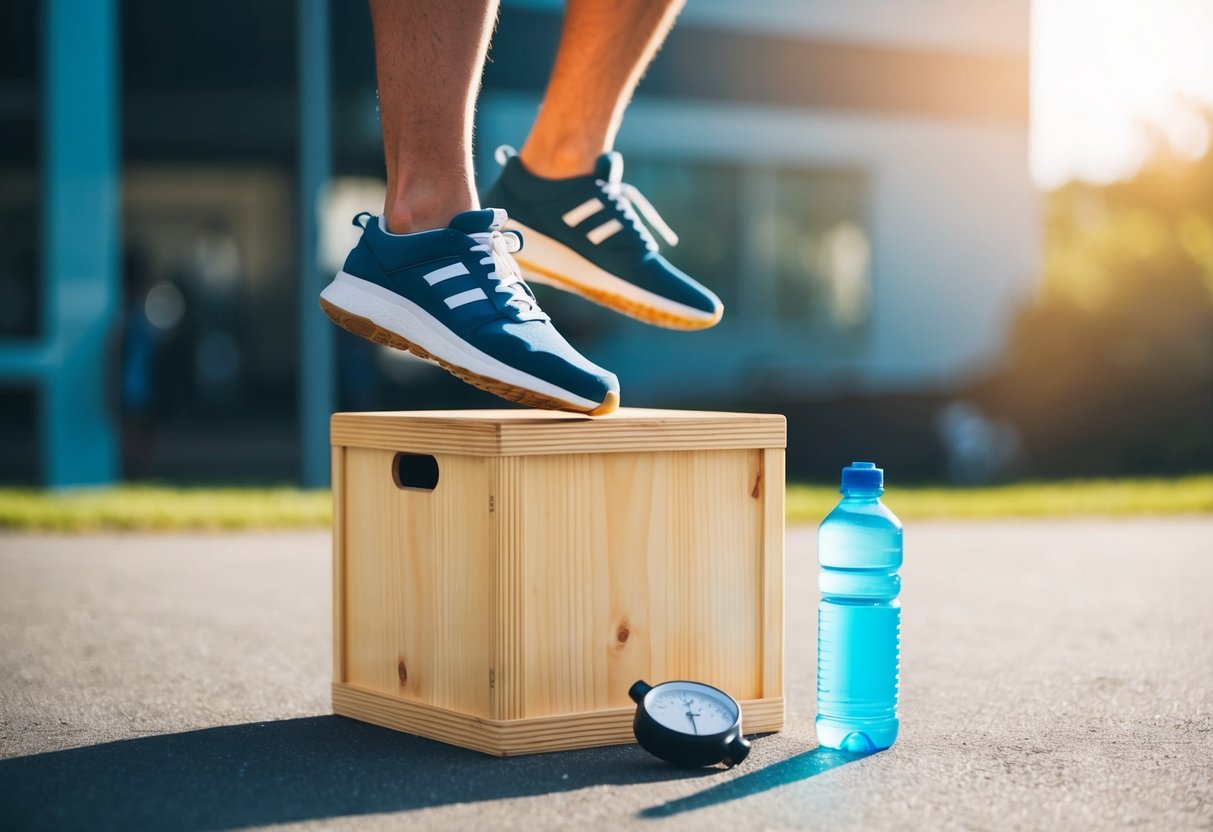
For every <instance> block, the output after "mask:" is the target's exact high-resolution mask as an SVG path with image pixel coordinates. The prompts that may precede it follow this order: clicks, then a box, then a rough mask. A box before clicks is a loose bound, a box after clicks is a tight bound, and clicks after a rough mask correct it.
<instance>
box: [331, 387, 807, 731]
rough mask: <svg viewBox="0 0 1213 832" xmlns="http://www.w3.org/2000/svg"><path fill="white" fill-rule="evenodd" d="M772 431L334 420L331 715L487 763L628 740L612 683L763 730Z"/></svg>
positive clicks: (777, 433)
mask: <svg viewBox="0 0 1213 832" xmlns="http://www.w3.org/2000/svg"><path fill="white" fill-rule="evenodd" d="M786 433H787V431H786V424H785V420H784V417H783V416H779V415H767V414H752V413H711V412H698V411H680V410H644V409H635V408H623V409H621V410H619V411H617V412H616V413H614V414H612V415H610V416H606V417H601V418H597V419H591V418H589V417H583V416H579V415H576V414H568V413H558V412H552V411H539V410H480V411H419V412H385V413H338V414H335V415H334V416H333V418H332V423H331V436H332V446H333V711H334V712H335V713H337V714H340V715H343V716H348V717H353V718H355V719H360V720H364V721H366V722H372V723H375V724H377V725H382V726H386V727H388V728H395V729H397V730H400V731H406V732H408V733H411V734H418V735H421V736H425V737H430V738H432V739H436V740H441V741H443V742H448V743H452V744H455V745H459V746H463V747H466V748H472V749H476V750H478V751H483V752H486V753H488V754H496V755H512V754H527V753H533V752H540V751H557V750H565V749H572V748H586V747H590V746H599V745H610V744H617V743H629V742H633V741H634V739H633V736H632V726H631V721H632V716H633V714H634V712H635V706H634V705H633V703H632V702H631V700H629V699H628V696H627V691H628V688H629V686H630V685H631V684H632V683H633V682H635V681H636V680H638V679H644V680H646V681H648V682H650V683H653V684H656V683H657V682H662V681H667V680H670V679H691V680H695V681H700V682H706V683H708V684H711V685H715V686H716V687H719V688H721V689H722V690H724V691H726V692H728V693H729V694H731V695H732V696H733V697H734V698H736V699H738V700H739V701H740V702H741V704H742V711H743V727H744V730H745V731H746V733H758V732H766V731H778V730H780V729H781V728H782V727H783V718H784V702H783V652H784V649H783V568H784V567H783V557H784V448H785V446H786Z"/></svg>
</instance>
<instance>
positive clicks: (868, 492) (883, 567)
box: [817, 462, 902, 751]
mask: <svg viewBox="0 0 1213 832" xmlns="http://www.w3.org/2000/svg"><path fill="white" fill-rule="evenodd" d="M841 490H842V497H843V498H842V502H841V503H839V504H838V506H837V507H836V508H835V509H834V510H833V511H832V512H830V515H829V516H828V517H826V519H825V520H824V521H822V523H821V527H820V528H819V529H818V531H817V559H818V562H819V563H820V564H821V576H820V579H819V586H820V587H821V604H820V605H819V606H818V611H817V741H818V742H819V743H821V745H823V746H825V747H826V748H836V749H840V750H843V751H875V750H877V749H880V748H888V747H889V746H891V745H892V744H893V742H894V740H896V739H897V727H898V718H897V693H898V686H899V684H900V674H901V602H900V601H899V600H897V596H898V594H899V593H900V592H901V577H900V576H899V575H898V574H897V570H898V569H899V568H901V553H902V548H901V521H900V520H898V519H897V517H896V515H894V514H893V512H891V511H889V510H888V509H887V508H886V507H885V505H884V503H882V502H881V501H880V495H881V494H883V493H884V472H883V471H882V470H881V469H879V468H877V467H876V465H875V464H874V463H871V462H855V463H852V464H851V465H850V466H849V467H847V468H844V469H842V489H841Z"/></svg>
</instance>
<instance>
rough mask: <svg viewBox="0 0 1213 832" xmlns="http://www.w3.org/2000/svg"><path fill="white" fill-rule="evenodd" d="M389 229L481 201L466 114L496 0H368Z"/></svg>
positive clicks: (409, 227)
mask: <svg viewBox="0 0 1213 832" xmlns="http://www.w3.org/2000/svg"><path fill="white" fill-rule="evenodd" d="M370 3H371V21H372V23H373V24H374V29H375V70H376V74H377V75H378V81H379V107H380V112H381V118H382V122H383V155H384V158H385V160H386V162H387V199H386V201H385V203H384V207H383V211H384V214H385V215H386V216H387V223H388V228H389V230H391V231H393V232H396V233H408V232H412V231H424V230H426V229H430V228H438V227H441V226H444V225H446V224H447V223H448V222H450V219H451V217H453V216H455V214H458V213H459V212H460V211H467V210H469V209H472V208H478V207H480V203H479V200H478V198H477V196H476V186H475V182H474V178H473V172H472V116H473V111H474V108H475V105H476V93H477V91H478V90H479V87H480V76H481V73H482V71H483V69H484V56H485V52H486V51H487V49H488V45H489V37H490V36H491V35H492V31H493V20H494V19H495V18H496V15H497V0H407V2H406V1H405V0H370Z"/></svg>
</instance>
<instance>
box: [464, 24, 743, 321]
mask: <svg viewBox="0 0 1213 832" xmlns="http://www.w3.org/2000/svg"><path fill="white" fill-rule="evenodd" d="M682 5H683V0H568V10H567V12H566V14H565V21H564V31H563V33H562V34H561V37H560V48H559V51H558V52H557V54H556V65H555V68H554V69H553V72H552V78H551V80H550V82H549V83H548V88H547V92H546V94H545V96H544V99H543V106H542V107H541V108H540V110H539V116H538V118H537V119H536V121H535V124H534V126H533V127H532V128H531V133H530V135H529V136H528V137H527V140H526V143H525V144H524V145H523V147H522V153H521V154H519V155H517V156H512V155H511V151H510V150H509V149H508V148H501V149H500V150H499V151H498V157H497V158H498V161H500V162H501V163H502V165H503V167H502V171H501V174H500V176H498V178H497V181H496V182H495V183H494V184H493V186H492V187H491V188H490V189H489V190H488V192H487V193H486V194H485V202H486V204H488V205H492V206H493V207H495V208H502V209H504V210H505V211H506V212H507V213H508V215H509V218H510V219H509V223H508V224H507V227H508V228H511V229H513V230H516V231H518V232H519V233H521V234H522V236H523V238H524V239H525V240H526V247H525V248H524V249H523V250H522V251H520V252H519V253H518V258H517V260H518V263H519V265H520V266H522V268H523V270H524V272H525V273H526V276H527V279H528V280H530V281H532V282H535V283H547V284H549V285H552V286H555V287H557V288H559V289H564V290H566V291H570V292H574V293H576V294H579V295H581V296H582V297H584V298H586V299H588V300H591V301H594V302H595V303H599V304H601V305H603V306H606V307H608V308H610V309H614V310H615V311H617V312H622V313H623V314H625V315H630V316H632V317H634V318H637V319H639V320H642V321H645V322H647V323H651V324H656V325H658V326H666V327H671V328H675V329H703V328H705V327H709V326H713V325H714V324H715V323H716V322H717V321H719V320H720V317H721V315H722V314H724V307H723V305H722V304H721V303H720V299H719V298H718V297H716V295H715V294H713V293H712V291H711V290H710V289H708V288H706V287H705V286H703V285H701V284H700V283H698V282H697V281H696V280H695V279H694V278H692V277H690V276H689V275H687V274H685V273H684V272H682V271H681V270H679V269H678V268H676V267H675V266H674V265H673V264H671V263H670V262H669V261H668V260H666V259H665V258H664V257H662V256H661V254H660V251H659V249H660V245H659V244H658V242H657V240H656V238H655V237H654V236H653V232H656V233H657V234H658V235H659V236H660V237H661V238H663V239H664V240H665V242H666V243H667V244H668V245H670V246H674V245H677V244H678V236H677V235H676V234H675V233H674V231H673V229H671V228H670V227H669V225H667V224H666V222H665V221H664V220H663V219H662V218H661V216H660V215H659V214H658V213H657V211H656V209H655V208H654V207H653V206H652V205H651V204H649V201H648V200H647V199H645V198H644V197H643V196H642V195H641V194H640V192H639V191H638V190H636V189H635V188H633V187H632V186H630V185H628V184H627V183H625V182H624V181H623V157H622V156H621V155H620V154H619V153H618V152H616V151H615V150H614V144H615V134H616V133H617V132H618V131H619V124H620V122H621V121H622V120H623V112H624V110H625V109H626V108H627V106H628V102H629V101H630V100H631V98H632V93H633V92H635V90H636V85H637V83H639V81H640V77H641V76H642V75H643V74H644V72H645V70H646V69H647V68H648V65H649V63H650V62H651V61H652V60H653V56H654V55H655V54H656V53H657V49H658V48H659V47H660V46H661V43H662V41H663V40H664V39H665V37H666V35H667V34H669V31H670V28H671V27H672V26H673V24H674V19H675V18H676V17H677V16H678V12H679V10H680V9H681V8H682Z"/></svg>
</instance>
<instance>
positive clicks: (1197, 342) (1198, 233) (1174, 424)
mask: <svg viewBox="0 0 1213 832" xmlns="http://www.w3.org/2000/svg"><path fill="white" fill-rule="evenodd" d="M1206 119H1207V121H1208V123H1209V126H1210V134H1211V135H1213V112H1211V113H1206ZM1045 223H1046V234H1045V239H1046V243H1045V258H1044V269H1043V275H1042V280H1041V285H1040V287H1039V292H1038V294H1037V297H1036V298H1035V299H1034V301H1033V302H1032V303H1031V305H1030V306H1029V307H1028V308H1026V309H1024V310H1023V311H1022V313H1021V314H1020V315H1019V317H1018V319H1017V321H1016V324H1015V326H1014V328H1013V332H1012V338H1011V343H1010V347H1009V350H1008V362H1007V365H1006V367H1005V369H1004V370H1003V371H1002V372H1001V373H999V374H998V375H997V376H995V377H994V378H992V379H990V380H989V381H988V382H987V383H986V384H985V385H983V389H982V391H981V394H980V395H981V398H982V399H983V401H984V403H985V404H986V406H987V407H988V408H989V409H990V410H992V411H994V412H996V413H999V414H1001V415H1003V416H1005V417H1007V418H1009V419H1010V420H1011V421H1012V422H1013V423H1014V424H1015V425H1016V426H1017V427H1018V429H1019V431H1020V433H1021V435H1022V438H1023V442H1024V447H1025V450H1026V464H1027V468H1028V471H1029V472H1030V473H1033V474H1043V475H1056V474H1070V475H1107V474H1126V473H1175V472H1181V471H1193V470H1210V469H1213V148H1211V149H1209V150H1207V151H1206V152H1205V154H1204V156H1203V157H1202V158H1200V159H1197V160H1195V161H1191V160H1183V159H1179V158H1177V157H1176V156H1175V155H1174V154H1173V153H1172V152H1171V151H1169V149H1167V148H1166V147H1165V146H1162V145H1160V146H1159V148H1158V150H1157V151H1156V153H1155V155H1154V157H1153V158H1152V160H1151V161H1150V162H1149V163H1148V164H1147V165H1146V166H1145V167H1144V168H1143V169H1142V170H1141V171H1140V172H1139V173H1138V174H1137V175H1135V176H1134V177H1133V178H1131V179H1128V180H1125V181H1122V182H1117V183H1114V184H1110V185H1090V184H1084V183H1071V184H1068V185H1066V186H1064V187H1062V188H1059V189H1057V190H1055V191H1053V192H1051V193H1049V194H1047V195H1046V197H1045Z"/></svg>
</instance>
